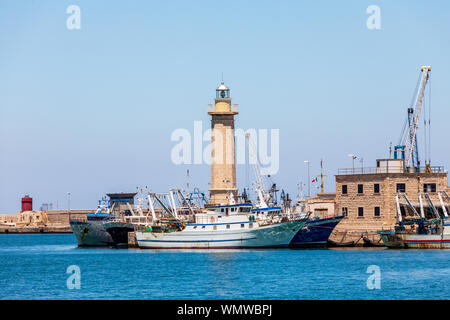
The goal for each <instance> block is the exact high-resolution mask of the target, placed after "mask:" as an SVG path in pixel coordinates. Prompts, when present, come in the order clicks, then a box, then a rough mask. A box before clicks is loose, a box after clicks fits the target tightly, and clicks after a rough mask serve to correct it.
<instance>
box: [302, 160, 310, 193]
mask: <svg viewBox="0 0 450 320" xmlns="http://www.w3.org/2000/svg"><path fill="white" fill-rule="evenodd" d="M303 162H304V163H307V164H308V198H311V179H310V177H309V160H305V161H303Z"/></svg>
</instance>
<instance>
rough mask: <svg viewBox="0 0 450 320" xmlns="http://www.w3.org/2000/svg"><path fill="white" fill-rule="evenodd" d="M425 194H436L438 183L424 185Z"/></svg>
mask: <svg viewBox="0 0 450 320" xmlns="http://www.w3.org/2000/svg"><path fill="white" fill-rule="evenodd" d="M423 192H436V183H425V184H424V185H423Z"/></svg>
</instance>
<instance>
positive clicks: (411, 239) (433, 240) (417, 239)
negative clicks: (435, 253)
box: [379, 218, 450, 249]
mask: <svg viewBox="0 0 450 320" xmlns="http://www.w3.org/2000/svg"><path fill="white" fill-rule="evenodd" d="M379 233H380V236H381V239H382V241H383V243H384V244H385V245H386V246H387V247H389V248H404V249H407V248H414V249H450V221H449V219H448V218H447V219H445V220H444V219H442V220H441V219H432V220H424V219H411V220H409V221H401V222H399V223H398V224H397V225H396V227H395V230H394V231H380V232H379Z"/></svg>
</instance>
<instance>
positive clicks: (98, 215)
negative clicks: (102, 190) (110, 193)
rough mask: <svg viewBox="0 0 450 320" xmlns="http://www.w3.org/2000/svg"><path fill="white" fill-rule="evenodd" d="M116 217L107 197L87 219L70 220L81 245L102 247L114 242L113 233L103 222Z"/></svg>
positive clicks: (87, 215) (88, 214)
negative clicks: (110, 232)
mask: <svg viewBox="0 0 450 320" xmlns="http://www.w3.org/2000/svg"><path fill="white" fill-rule="evenodd" d="M112 219H114V215H112V214H111V212H110V207H109V201H108V200H106V199H105V198H104V199H102V200H100V201H99V204H98V206H97V210H96V211H95V212H94V213H87V214H86V219H85V220H75V219H74V220H70V221H69V224H70V228H71V229H72V232H73V234H74V235H75V237H76V239H77V242H78V246H79V247H100V246H108V245H111V244H112V243H113V239H112V237H111V235H110V234H109V233H108V232H107V231H106V230H105V228H104V227H103V224H104V223H105V222H108V221H111V220H112Z"/></svg>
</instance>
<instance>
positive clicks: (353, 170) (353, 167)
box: [348, 154, 358, 174]
mask: <svg viewBox="0 0 450 320" xmlns="http://www.w3.org/2000/svg"><path fill="white" fill-rule="evenodd" d="M348 156H349V157H350V158H352V173H353V174H355V159H356V158H358V157H357V156H355V155H354V154H349V155H348Z"/></svg>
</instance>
